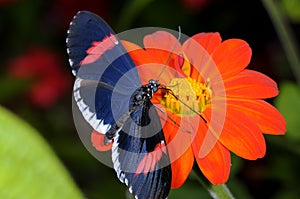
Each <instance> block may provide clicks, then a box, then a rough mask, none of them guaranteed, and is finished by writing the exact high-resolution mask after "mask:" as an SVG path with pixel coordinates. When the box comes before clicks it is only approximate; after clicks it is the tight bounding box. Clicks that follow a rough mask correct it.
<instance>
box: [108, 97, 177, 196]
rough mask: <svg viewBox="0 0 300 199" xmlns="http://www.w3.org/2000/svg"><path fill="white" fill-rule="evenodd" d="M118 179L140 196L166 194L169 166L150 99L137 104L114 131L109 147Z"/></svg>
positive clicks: (157, 120) (162, 137) (168, 187)
mask: <svg viewBox="0 0 300 199" xmlns="http://www.w3.org/2000/svg"><path fill="white" fill-rule="evenodd" d="M112 159H113V163H114V169H115V171H116V172H117V176H118V178H119V179H120V181H121V182H123V183H125V184H126V185H127V186H128V187H129V191H130V192H131V193H132V194H134V195H135V196H136V197H137V198H139V199H149V198H151V199H162V198H166V197H167V196H168V194H169V191H170V186H171V179H172V174H171V166H170V160H169V157H168V150H167V147H166V142H165V138H164V134H163V131H162V128H161V124H160V120H159V117H158V114H157V112H156V110H155V109H154V107H153V105H152V104H151V102H148V103H145V104H143V105H141V106H139V107H138V108H137V109H136V110H135V111H134V112H133V113H132V114H131V117H129V119H128V120H127V121H126V122H125V124H124V126H123V128H122V130H121V131H120V132H119V133H117V135H116V137H115V139H114V143H113V149H112Z"/></svg>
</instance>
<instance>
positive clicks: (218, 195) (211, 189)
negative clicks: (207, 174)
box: [192, 169, 234, 199]
mask: <svg viewBox="0 0 300 199" xmlns="http://www.w3.org/2000/svg"><path fill="white" fill-rule="evenodd" d="M192 171H193V172H194V173H195V174H196V176H197V179H198V181H199V183H200V184H201V185H202V186H203V187H204V188H205V189H206V190H207V191H208V193H209V195H210V196H211V197H212V198H213V199H234V197H233V195H232V193H231V192H230V190H229V189H228V187H227V186H226V184H221V185H212V184H210V183H207V182H206V181H205V180H204V179H203V178H204V176H203V175H202V174H201V173H200V172H201V171H198V170H195V169H193V170H192Z"/></svg>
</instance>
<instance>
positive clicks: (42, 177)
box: [0, 106, 83, 199]
mask: <svg viewBox="0 0 300 199" xmlns="http://www.w3.org/2000/svg"><path fill="white" fill-rule="evenodd" d="M0 160H1V162H0V198H5V199H15V198H22V199H33V198H39V199H48V198H49V199H53V198H55V199H60V198H61V199H66V198H72V199H82V198H83V196H82V194H81V192H80V191H79V190H78V188H77V186H76V185H75V183H74V181H73V180H72V178H71V177H70V175H69V174H68V172H67V171H66V169H65V168H64V166H63V165H62V164H61V162H60V161H59V160H58V158H57V157H56V156H55V154H54V153H53V151H52V150H51V148H50V147H49V145H48V144H47V143H46V142H45V140H44V139H43V138H42V137H41V136H40V135H39V133H38V132H37V131H36V130H34V129H33V128H32V127H30V126H29V125H28V124H27V123H25V122H24V121H22V120H21V119H19V118H17V117H16V116H15V115H13V114H12V113H10V112H9V111H7V110H5V109H4V108H2V107H1V106H0Z"/></svg>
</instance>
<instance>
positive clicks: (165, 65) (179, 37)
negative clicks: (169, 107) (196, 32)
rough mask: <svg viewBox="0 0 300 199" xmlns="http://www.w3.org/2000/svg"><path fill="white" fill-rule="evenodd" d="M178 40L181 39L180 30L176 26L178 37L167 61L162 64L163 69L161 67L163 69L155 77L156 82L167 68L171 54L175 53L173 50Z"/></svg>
mask: <svg viewBox="0 0 300 199" xmlns="http://www.w3.org/2000/svg"><path fill="white" fill-rule="evenodd" d="M180 39H181V28H180V26H178V37H177V41H176V43H175V45H174V46H173V48H172V50H171V52H170V54H169V56H168V59H167V60H166V62H165V64H164V67H163V69H162V70H161V71H160V73H159V75H158V77H157V80H156V81H157V82H158V81H159V78H160V76H161V75H162V74H163V72H164V71H165V69H166V67H167V64H168V63H169V61H170V59H171V57H172V54H173V52H174V51H175V48H176V47H177V45H178V44H179V43H180Z"/></svg>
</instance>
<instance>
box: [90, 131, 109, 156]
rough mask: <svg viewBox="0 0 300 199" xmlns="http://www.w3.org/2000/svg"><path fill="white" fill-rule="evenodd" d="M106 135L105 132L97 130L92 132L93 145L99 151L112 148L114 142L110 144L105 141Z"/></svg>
mask: <svg viewBox="0 0 300 199" xmlns="http://www.w3.org/2000/svg"><path fill="white" fill-rule="evenodd" d="M104 136H105V135H104V134H101V133H99V132H97V131H95V130H94V131H93V132H92V134H91V141H92V144H93V147H95V148H96V149H97V150H98V151H109V150H111V148H112V142H110V143H108V144H105V143H104Z"/></svg>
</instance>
